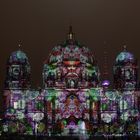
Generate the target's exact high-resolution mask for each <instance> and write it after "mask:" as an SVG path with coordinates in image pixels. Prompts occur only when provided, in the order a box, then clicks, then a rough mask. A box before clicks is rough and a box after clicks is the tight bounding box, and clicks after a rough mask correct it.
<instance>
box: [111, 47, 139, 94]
mask: <svg viewBox="0 0 140 140" xmlns="http://www.w3.org/2000/svg"><path fill="white" fill-rule="evenodd" d="M137 69H138V66H137V61H136V59H135V58H134V55H133V54H132V53H130V52H128V51H127V48H126V46H124V48H123V51H122V52H120V53H119V55H118V56H117V57H116V61H115V65H114V68H113V71H114V88H116V89H118V90H123V91H128V90H135V89H136V86H137V77H138V76H137V75H138V70H137Z"/></svg>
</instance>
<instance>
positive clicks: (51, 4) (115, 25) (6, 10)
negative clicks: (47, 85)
mask: <svg viewBox="0 0 140 140" xmlns="http://www.w3.org/2000/svg"><path fill="white" fill-rule="evenodd" d="M69 25H72V27H73V32H74V33H75V37H76V39H77V40H78V41H79V42H80V43H81V44H84V45H86V46H87V47H89V48H90V50H91V51H92V52H93V54H94V56H95V58H96V60H97V61H98V65H99V68H100V71H101V74H102V72H103V63H104V51H105V50H106V51H107V52H108V57H107V59H108V67H109V68H108V71H109V73H110V74H109V77H108V79H109V80H112V66H113V64H114V61H115V57H116V56H117V54H118V53H119V52H120V51H122V48H123V45H124V44H126V45H127V50H128V51H130V52H132V53H133V54H134V55H135V57H136V58H137V59H138V62H139V66H140V51H139V50H140V49H139V47H140V1H139V0H135V1H134V0H1V1H0V89H1V91H2V88H3V83H4V79H5V71H6V61H7V59H8V57H9V55H10V54H11V52H12V51H15V50H18V43H19V40H21V42H22V47H21V50H23V51H24V52H25V53H26V54H27V56H28V58H29V62H30V64H31V71H32V75H31V77H32V87H33V88H36V87H38V86H41V85H42V67H43V61H44V60H45V59H47V58H48V55H49V53H50V52H51V49H52V48H53V47H54V46H55V45H56V44H59V43H62V42H63V41H65V39H66V37H67V33H68V30H69ZM104 42H106V45H104Z"/></svg>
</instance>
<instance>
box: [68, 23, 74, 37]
mask: <svg viewBox="0 0 140 140" xmlns="http://www.w3.org/2000/svg"><path fill="white" fill-rule="evenodd" d="M68 40H74V33H73V31H72V26H69V33H68Z"/></svg>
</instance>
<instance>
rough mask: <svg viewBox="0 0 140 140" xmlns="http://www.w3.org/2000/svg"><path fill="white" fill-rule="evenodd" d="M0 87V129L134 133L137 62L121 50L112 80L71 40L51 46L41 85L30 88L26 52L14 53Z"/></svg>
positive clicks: (30, 132)
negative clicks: (0, 105) (0, 112)
mask: <svg viewBox="0 0 140 140" xmlns="http://www.w3.org/2000/svg"><path fill="white" fill-rule="evenodd" d="M6 68H7V73H6V79H5V89H4V93H3V96H4V109H5V113H4V121H3V131H4V132H5V133H19V134H25V135H62V136H65V135H69V134H75V135H76V134H78V135H79V134H87V135H104V134H111V135H113V134H114V135H120V134H121V135H123V134H138V133H139V125H140V123H139V109H140V107H139V104H140V97H139V91H138V79H137V77H138V66H137V61H136V59H135V58H134V55H133V54H131V53H130V52H128V51H127V50H126V48H124V50H123V51H122V52H120V54H119V55H118V56H117V57H116V60H115V63H114V66H113V76H114V83H113V85H114V86H113V88H112V89H110V88H109V81H108V80H107V79H105V80H104V81H101V80H100V71H99V67H98V64H97V61H96V60H95V58H94V55H93V54H92V52H91V51H90V50H89V49H88V48H87V47H85V46H83V45H81V44H80V43H79V42H78V41H76V40H75V38H74V34H73V32H72V29H70V31H69V33H68V37H67V40H66V41H65V42H64V43H62V44H59V45H57V46H55V47H54V48H53V50H52V51H51V53H50V55H49V58H48V59H47V60H46V61H44V66H43V71H42V77H43V87H42V88H41V89H38V90H34V89H31V81H30V74H31V67H30V63H29V60H28V57H27V55H26V54H25V53H24V52H23V51H21V50H18V51H15V52H13V53H12V54H11V55H10V57H9V59H8V61H7V67H6Z"/></svg>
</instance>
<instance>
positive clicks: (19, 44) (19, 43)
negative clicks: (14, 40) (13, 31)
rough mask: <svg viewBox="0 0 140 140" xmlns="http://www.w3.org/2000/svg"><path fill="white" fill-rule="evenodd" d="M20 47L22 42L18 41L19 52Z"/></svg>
mask: <svg viewBox="0 0 140 140" xmlns="http://www.w3.org/2000/svg"><path fill="white" fill-rule="evenodd" d="M21 47H22V42H21V41H20V40H19V41H18V48H19V50H21Z"/></svg>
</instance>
